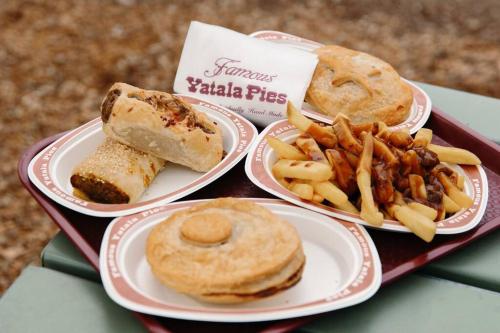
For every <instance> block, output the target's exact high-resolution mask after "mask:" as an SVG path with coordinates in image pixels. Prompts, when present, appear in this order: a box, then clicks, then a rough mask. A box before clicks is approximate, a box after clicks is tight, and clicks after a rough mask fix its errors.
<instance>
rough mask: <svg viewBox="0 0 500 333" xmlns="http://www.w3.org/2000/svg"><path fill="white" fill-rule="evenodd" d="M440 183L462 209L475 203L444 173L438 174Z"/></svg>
mask: <svg viewBox="0 0 500 333" xmlns="http://www.w3.org/2000/svg"><path fill="white" fill-rule="evenodd" d="M438 178H439V181H440V182H441V184H443V186H444V190H445V192H446V194H447V195H448V196H449V197H450V199H451V200H453V201H454V202H455V203H456V204H457V205H459V206H460V207H462V208H469V207H471V206H472V204H473V203H474V202H473V200H472V199H471V198H470V197H469V196H467V194H465V193H464V192H462V191H460V190H459V189H458V187H456V186H455V184H453V182H452V181H451V180H450V178H448V176H447V175H445V174H444V172H440V173H439V174H438Z"/></svg>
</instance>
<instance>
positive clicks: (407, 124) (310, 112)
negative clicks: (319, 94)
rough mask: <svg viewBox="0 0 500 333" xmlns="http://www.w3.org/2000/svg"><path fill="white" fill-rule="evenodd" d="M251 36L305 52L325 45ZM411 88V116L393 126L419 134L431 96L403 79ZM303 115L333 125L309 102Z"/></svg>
mask: <svg viewBox="0 0 500 333" xmlns="http://www.w3.org/2000/svg"><path fill="white" fill-rule="evenodd" d="M250 36H252V37H255V38H259V39H265V40H269V41H272V42H275V43H279V44H283V45H288V46H292V47H295V48H299V49H301V50H304V51H308V52H312V51H314V50H315V49H317V48H318V47H321V46H323V44H320V43H317V42H314V41H312V40H308V39H305V38H301V37H297V36H294V35H290V34H286V33H284V32H279V31H257V32H254V33H252V34H250ZM403 81H405V82H406V83H407V84H408V85H409V86H410V88H411V90H412V92H413V103H412V105H411V109H410V114H409V115H408V118H406V120H405V121H403V122H402V123H401V124H398V125H395V126H391V128H392V129H403V128H407V129H409V131H410V133H415V132H417V131H418V130H419V129H420V128H422V127H423V126H424V124H425V122H426V121H427V119H428V118H429V116H430V114H431V109H432V103H431V99H430V98H429V96H428V95H427V94H426V93H425V92H424V91H423V90H422V89H421V88H420V87H418V86H417V85H415V84H414V83H412V82H410V81H408V80H406V79H403ZM302 113H303V114H304V115H306V116H308V117H310V118H313V119H316V120H319V121H322V122H325V123H330V124H331V123H332V121H333V119H332V117H330V116H328V115H325V114H324V113H321V112H320V111H319V110H318V109H317V108H315V107H314V106H312V105H310V104H309V103H307V102H304V104H303V105H302Z"/></svg>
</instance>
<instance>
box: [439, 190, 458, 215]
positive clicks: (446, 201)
mask: <svg viewBox="0 0 500 333" xmlns="http://www.w3.org/2000/svg"><path fill="white" fill-rule="evenodd" d="M443 206H444V210H445V211H446V212H447V213H451V214H454V213H456V212H458V211H459V210H460V209H462V208H461V207H460V206H459V205H457V203H456V202H455V201H453V200H451V199H450V197H449V196H447V195H446V194H443Z"/></svg>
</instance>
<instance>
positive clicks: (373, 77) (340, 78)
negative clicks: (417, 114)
mask: <svg viewBox="0 0 500 333" xmlns="http://www.w3.org/2000/svg"><path fill="white" fill-rule="evenodd" d="M315 53H316V54H317V55H318V58H319V63H318V66H317V67H316V70H315V72H314V75H313V78H312V81H311V84H310V85H309V88H308V90H307V95H306V100H307V101H308V102H309V103H311V104H312V105H314V106H315V107H317V108H318V109H319V110H320V111H321V112H323V113H325V114H327V115H330V116H336V115H337V114H338V113H339V112H341V113H344V114H346V115H347V116H348V117H349V118H350V119H351V121H352V122H353V123H354V124H362V123H368V122H375V121H383V122H385V123H386V124H387V125H389V126H392V125H396V124H399V123H401V122H403V121H404V120H405V119H406V118H407V117H408V115H409V112H410V108H411V104H412V102H413V94H412V91H411V88H410V87H409V86H408V85H407V84H406V83H405V82H403V81H402V80H401V78H400V77H399V75H398V73H397V72H396V71H395V70H394V68H392V66H391V65H389V64H388V63H386V62H385V61H383V60H381V59H379V58H376V57H374V56H372V55H369V54H366V53H363V52H358V51H354V50H350V49H347V48H344V47H341V46H337V45H328V46H323V47H320V48H318V49H316V50H315Z"/></svg>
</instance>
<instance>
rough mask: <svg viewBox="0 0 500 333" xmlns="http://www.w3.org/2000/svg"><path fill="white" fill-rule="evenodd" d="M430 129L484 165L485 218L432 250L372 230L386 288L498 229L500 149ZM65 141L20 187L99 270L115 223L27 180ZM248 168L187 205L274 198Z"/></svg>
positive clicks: (274, 328)
mask: <svg viewBox="0 0 500 333" xmlns="http://www.w3.org/2000/svg"><path fill="white" fill-rule="evenodd" d="M426 127H428V128H431V129H432V130H433V131H434V137H438V138H440V139H441V140H442V141H443V143H444V142H447V143H449V144H450V145H453V146H458V147H461V148H465V149H469V150H471V151H472V152H474V153H475V154H476V155H478V156H479V158H480V159H481V161H482V162H483V167H484V169H485V171H486V175H487V177H488V182H489V192H490V193H489V194H490V195H489V201H488V205H487V208H486V213H485V214H484V216H483V219H482V220H481V222H480V223H479V225H478V226H477V227H476V228H474V229H472V230H470V231H468V232H465V233H462V234H457V235H436V237H435V238H434V240H433V241H432V242H431V243H430V244H426V243H424V242H423V241H421V240H420V239H418V238H417V237H415V236H414V235H412V234H400V233H392V232H385V231H378V230H373V229H370V230H369V233H370V235H371V236H372V238H373V241H374V243H375V245H376V247H377V250H378V252H379V255H380V260H381V262H382V273H383V275H382V286H385V285H387V284H389V283H391V282H393V281H395V280H397V279H398V278H400V277H402V276H404V275H406V274H409V273H411V272H413V271H415V270H416V269H418V268H419V267H421V266H423V265H425V264H427V263H429V262H431V261H434V260H436V259H438V258H440V257H442V256H445V255H447V254H449V253H451V252H453V251H455V250H457V249H459V248H461V247H464V246H466V245H468V244H469V243H471V242H472V241H474V240H476V239H479V238H480V237H482V236H484V235H486V234H488V233H490V232H491V231H493V230H495V229H496V228H498V227H499V226H500V163H498V160H499V159H500V147H499V146H498V145H497V144H495V143H493V142H491V141H489V140H488V139H486V138H484V137H483V136H482V135H480V134H479V133H477V132H475V131H473V130H472V129H469V128H467V127H466V126H465V125H462V124H461V123H459V122H457V121H456V120H454V119H453V118H451V117H449V116H447V115H446V114H444V113H443V112H441V111H439V110H437V109H436V108H433V110H432V114H431V117H430V118H429V120H428V121H427V123H426ZM61 135H62V134H58V135H55V136H52V137H49V138H46V139H44V140H42V141H40V142H38V143H36V144H34V145H33V146H31V147H30V148H29V149H28V150H27V151H26V152H25V153H24V154H23V155H22V156H21V159H20V161H19V166H18V172H19V177H20V180H21V182H22V184H23V185H24V186H25V187H26V188H27V189H28V191H29V192H30V194H31V195H32V196H33V197H34V198H35V199H36V200H37V201H38V203H39V204H40V205H41V206H42V207H43V209H45V211H46V212H47V214H48V215H49V216H50V217H51V218H52V219H53V220H54V222H55V223H56V224H57V225H58V226H59V227H60V228H61V230H62V231H63V232H64V233H65V234H66V235H67V236H68V238H69V239H70V240H71V241H72V242H73V243H74V244H75V246H76V247H77V248H78V249H79V250H80V252H81V253H82V254H83V255H84V256H85V258H86V259H87V260H88V261H89V262H90V263H91V264H92V266H93V267H94V268H96V269H98V267H99V257H98V253H99V249H100V245H101V240H102V237H103V234H104V231H105V230H106V227H107V225H108V224H109V222H110V221H111V218H99V217H92V216H86V215H83V214H80V213H77V212H74V211H72V210H70V209H67V208H64V207H62V206H60V205H58V204H56V203H55V202H53V201H52V200H50V199H49V198H47V197H46V196H44V195H43V194H42V193H41V192H40V191H38V190H37V189H36V188H35V187H34V186H33V184H31V183H30V181H29V179H28V165H29V162H30V160H31V159H32V158H33V157H34V156H35V155H36V154H37V153H38V152H39V151H41V150H42V149H43V148H44V147H46V146H47V145H49V144H50V143H51V142H53V141H54V140H56V139H57V138H58V137H60V136H61ZM244 164H245V162H244V161H240V162H239V163H238V164H237V165H236V166H235V167H234V168H233V169H231V170H230V171H229V172H227V174H225V175H224V176H223V177H221V178H220V179H218V180H217V181H215V182H213V183H211V184H210V185H208V186H206V187H204V188H203V189H201V190H199V191H198V192H196V193H193V194H191V195H189V196H188V197H186V198H185V200H194V199H205V198H214V197H220V196H236V197H264V198H269V197H271V195H270V194H268V193H266V192H264V191H263V190H261V189H259V188H258V187H256V186H255V185H253V183H252V182H251V181H250V180H249V179H248V178H247V177H246V175H245V171H244ZM135 315H136V317H137V318H138V319H139V320H140V321H141V322H142V323H143V324H144V325H145V326H146V327H147V328H148V329H149V330H150V331H152V332H170V331H176V332H177V331H181V332H191V331H209V332H225V331H227V332H229V331H235V330H238V331H239V332H253V331H262V332H286V331H291V330H293V329H295V328H297V327H299V326H301V325H304V324H305V323H307V322H309V321H311V320H313V319H315V318H318V316H309V317H301V318H296V319H290V320H282V321H274V322H260V323H245V324H220V323H217V324H216V323H208V322H193V321H184V320H174V319H168V318H159V317H153V316H148V315H143V314H140V313H135ZM319 316H321V315H319Z"/></svg>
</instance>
